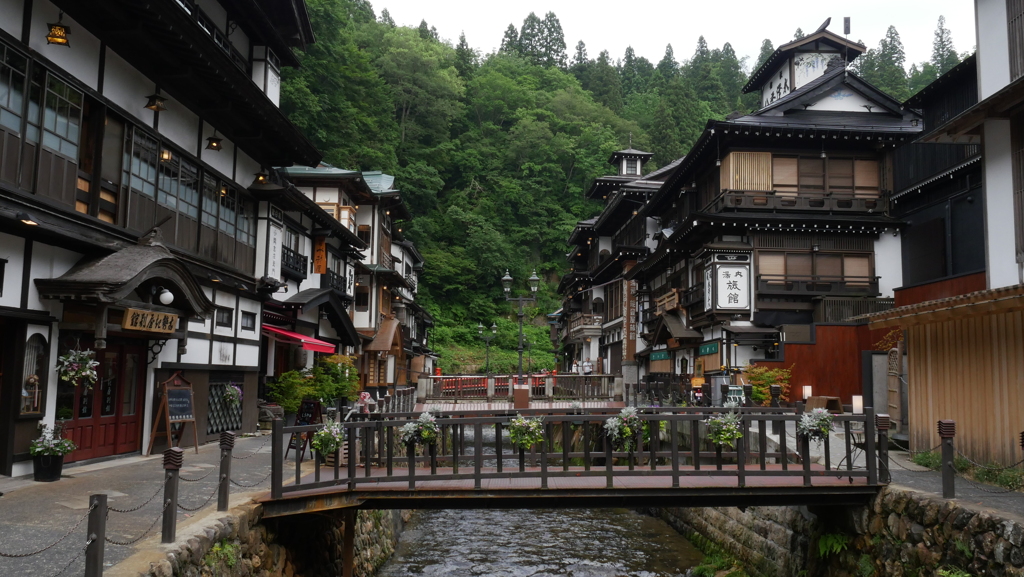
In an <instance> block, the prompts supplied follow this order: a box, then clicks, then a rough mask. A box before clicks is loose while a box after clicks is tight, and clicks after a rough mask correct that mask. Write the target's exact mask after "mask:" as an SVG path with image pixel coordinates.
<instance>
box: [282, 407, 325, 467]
mask: <svg viewBox="0 0 1024 577" xmlns="http://www.w3.org/2000/svg"><path fill="white" fill-rule="evenodd" d="M323 422H324V415H323V407H322V406H321V405H320V401H318V400H316V399H305V400H304V401H302V405H300V406H299V412H298V413H296V415H295V426H297V427H300V426H302V425H319V424H321V423H323ZM312 438H313V434H312V433H292V436H291V438H290V439H288V447H287V448H286V449H285V451H284V458H285V459H287V458H288V452H289V451H291V450H292V449H295V450H296V451H299V461H301V460H302V459H303V458H304V457H305V456H306V449H307V448H308V447H309V442H310V440H312Z"/></svg>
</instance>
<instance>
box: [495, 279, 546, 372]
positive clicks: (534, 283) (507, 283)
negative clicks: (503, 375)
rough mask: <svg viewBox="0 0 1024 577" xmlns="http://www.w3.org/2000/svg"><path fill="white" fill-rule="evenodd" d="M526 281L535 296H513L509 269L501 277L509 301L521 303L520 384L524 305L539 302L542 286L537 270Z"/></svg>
mask: <svg viewBox="0 0 1024 577" xmlns="http://www.w3.org/2000/svg"><path fill="white" fill-rule="evenodd" d="M526 282H527V283H528V284H529V286H530V293H531V294H532V295H533V296H528V297H513V296H512V275H510V274H508V269H505V276H503V277H501V285H502V287H504V289H505V300H506V301H508V302H513V303H517V304H518V305H519V311H518V312H517V313H516V316H518V317H519V348H518V351H519V380H518V381H517V383H518V384H522V383H523V317H524V316H526V312H525V311H524V309H523V307H524V306H525V305H526V303H535V302H537V289H538V288H540V277H538V276H537V271H536V270H534V271H533V274H532V275H530V278H528V279H526Z"/></svg>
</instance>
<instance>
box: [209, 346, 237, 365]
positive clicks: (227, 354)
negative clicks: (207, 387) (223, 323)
mask: <svg viewBox="0 0 1024 577" xmlns="http://www.w3.org/2000/svg"><path fill="white" fill-rule="evenodd" d="M211 356H212V357H213V358H211V359H210V364H211V365H233V364H235V345H234V343H226V342H221V341H214V342H213V352H212V354H211Z"/></svg>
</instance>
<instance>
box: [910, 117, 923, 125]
mask: <svg viewBox="0 0 1024 577" xmlns="http://www.w3.org/2000/svg"><path fill="white" fill-rule="evenodd" d="M919 124H921V121H920V120H918V119H916V118H912V119H910V125H911V126H917V125H919Z"/></svg>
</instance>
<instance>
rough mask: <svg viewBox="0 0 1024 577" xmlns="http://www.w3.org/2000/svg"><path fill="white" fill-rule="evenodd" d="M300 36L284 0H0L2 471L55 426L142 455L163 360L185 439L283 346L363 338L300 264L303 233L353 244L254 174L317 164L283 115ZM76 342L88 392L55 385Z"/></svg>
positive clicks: (241, 414) (95, 453)
mask: <svg viewBox="0 0 1024 577" xmlns="http://www.w3.org/2000/svg"><path fill="white" fill-rule="evenodd" d="M310 41H312V32H311V29H310V24H309V21H308V19H307V17H306V14H305V6H304V4H303V2H301V0H260V1H258V2H257V1H252V0H219V1H218V0H178V1H176V2H157V3H139V2H135V1H132V0H103V1H92V0H74V1H72V0H54V1H51V0H31V1H23V0H0V51H2V52H3V55H2V57H0V223H2V226H0V231H2V232H0V281H2V286H0V291H2V292H0V367H2V374H3V377H2V380H0V414H2V417H0V474H5V475H10V474H24V473H26V472H28V470H29V467H30V465H29V464H28V463H26V459H27V458H28V453H27V450H28V443H29V441H30V439H32V438H34V437H35V436H37V434H38V429H37V425H38V424H40V423H41V422H42V423H53V422H54V420H56V419H60V420H62V421H64V422H65V423H66V425H67V427H68V429H69V431H70V434H71V436H72V438H73V440H74V441H75V442H76V443H77V444H78V446H79V449H78V450H77V451H75V452H74V453H72V454H71V455H70V457H69V460H81V459H90V458H97V457H105V456H110V455H116V454H122V453H134V452H138V451H140V449H145V447H146V445H147V443H148V440H149V436H150V433H151V431H152V421H153V412H154V410H155V408H156V407H157V406H158V403H159V400H160V399H158V398H157V394H158V391H159V388H158V387H157V386H156V384H157V383H159V382H161V381H163V380H165V379H168V378H169V377H170V376H171V375H172V374H173V373H175V372H177V371H182V376H183V377H184V378H185V379H186V380H188V381H190V382H191V384H192V387H193V392H194V415H193V416H194V417H195V420H196V424H197V430H198V436H199V437H200V438H199V440H200V441H203V440H207V439H211V438H214V437H215V436H216V435H217V434H218V433H219V432H220V431H222V430H236V429H240V428H241V429H247V430H251V429H252V428H254V427H255V422H256V416H257V415H256V399H257V388H258V382H259V380H260V374H261V372H264V373H266V374H271V375H272V374H274V371H275V370H278V367H279V366H280V365H279V364H278V363H281V364H283V365H287V364H288V363H290V362H291V363H294V362H295V360H296V359H295V357H294V356H292V355H291V352H290V350H289V352H288V353H287V354H285V353H282V352H281V351H282V350H284V348H283V347H281V346H280V343H282V342H288V343H294V348H298V349H309V348H311V347H325V348H324V350H326V344H328V343H329V344H330V348H332V349H333V348H336V347H335V346H336V345H347V346H355V345H357V344H358V343H357V341H356V339H357V337H356V336H355V334H354V331H353V330H351V327H350V325H348V324H346V322H345V318H344V317H345V316H346V315H344V314H342V313H343V312H344V311H343V304H342V302H343V296H344V291H342V292H341V293H340V294H339V293H338V292H337V291H334V292H330V293H329V294H327V296H326V298H325V297H324V295H323V294H318V295H309V293H306V290H307V288H312V287H309V286H308V285H309V284H313V285H316V286H319V285H317V281H318V280H320V279H318V278H314V279H313V280H312V283H310V279H306V280H305V283H306V284H303V281H302V279H300V278H298V277H305V275H306V270H307V269H306V264H305V262H304V261H302V258H305V256H304V255H308V254H309V253H308V252H306V251H309V250H310V248H309V247H310V242H311V241H310V239H311V238H312V239H316V238H323V237H326V236H332V237H333V239H336V243H335V245H334V253H333V254H335V255H337V254H341V255H342V256H344V255H345V254H348V253H346V251H351V250H353V249H359V248H361V247H362V246H364V245H363V243H361V242H360V241H359V239H358V237H357V235H355V234H348V233H349V232H350V231H349V230H348V229H345V228H344V227H341V226H338V225H337V224H336V221H333V219H331V221H328V219H326V218H322V217H321V215H319V214H317V212H318V211H319V210H320V209H319V208H318V207H317V206H316V205H315V203H312V202H307V199H305V197H304V196H303V195H301V194H298V193H297V192H295V191H293V190H291V189H288V188H287V187H284V186H283V185H282V184H281V183H280V182H279V181H276V179H275V177H274V175H273V174H272V172H270V171H269V167H272V166H289V165H292V164H302V165H312V166H315V165H316V164H317V163H318V162H319V161H320V154H319V153H318V152H317V151H316V150H315V148H314V147H313V146H312V145H311V144H310V143H309V142H308V141H306V140H305V139H304V138H303V137H302V136H301V134H300V133H299V132H298V130H297V129H296V128H295V127H294V126H293V125H292V124H291V123H289V122H288V120H287V119H286V118H285V116H284V114H282V112H281V111H280V109H279V108H278V97H279V90H280V70H281V67H282V66H295V65H297V60H296V57H295V56H294V55H293V53H292V50H291V49H292V47H301V46H303V45H304V43H306V42H310ZM296 238H297V240H296ZM321 246H322V245H321ZM313 247H314V249H315V248H316V244H315V242H314V245H313ZM328 254H332V253H331V252H330V251H328ZM300 257H302V258H300ZM328 261H329V263H330V259H328ZM328 266H329V267H331V266H334V267H340V266H341V265H337V264H333V265H332V264H328ZM331 270H333V271H334V272H335V273H336V274H339V275H340V274H342V273H341V269H340V268H333V269H331ZM319 276H320V277H323V278H326V279H327V280H326V281H323V282H326V283H327V284H328V285H329V286H332V287H333V285H332V284H331V282H332V281H331V279H332V278H333V277H331V276H330V274H321V275H319ZM314 277H315V275H314ZM285 287H287V291H288V292H286V293H285V292H283V291H284V289H285ZM282 295H288V296H287V297H285V298H282ZM300 295H302V296H301V298H296V297H299V296H300ZM302 299H306V300H302ZM289 300H291V301H292V302H288V301H289ZM300 301H301V302H300ZM264 302H266V305H265V304H264ZM291 308H295V309H297V310H299V311H300V313H299V314H295V313H290V310H289V309H291ZM321 313H325V316H326V319H323V320H322V319H321V318H320V314H321ZM261 335H266V336H262V337H261ZM313 338H316V339H317V342H314V341H313V340H311V339H313ZM261 339H265V340H267V341H269V346H267V347H261ZM321 339H323V340H322V342H323V343H325V344H318V342H320V341H321ZM289 347H292V345H289ZM261 348H262V350H265V351H267V352H268V353H269V355H270V356H269V357H267V356H261ZM87 350H91V351H94V352H95V359H96V361H98V363H99V365H98V367H97V371H98V380H97V381H96V383H95V384H94V385H92V386H87V385H86V383H82V384H79V385H77V386H76V385H75V384H73V383H71V382H67V381H64V380H61V379H59V377H58V372H57V370H56V369H55V366H56V365H57V360H58V357H61V356H65V355H67V354H68V353H69V352H74V351H87ZM313 350H314V351H315V350H321V349H318V348H313ZM281 357H285V358H284V359H281ZM298 364H300V365H301V364H302V363H301V362H300V363H298ZM230 384H237V385H239V386H241V388H242V390H243V400H242V405H241V407H240V408H238V409H235V408H233V407H231V406H230V405H228V404H226V403H225V402H224V401H223V399H222V395H223V392H224V390H225V388H226V387H227V386H228V385H230ZM189 435H190V433H186V437H188V436H189ZM185 442H186V443H188V442H191V439H189V438H186V439H185Z"/></svg>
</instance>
